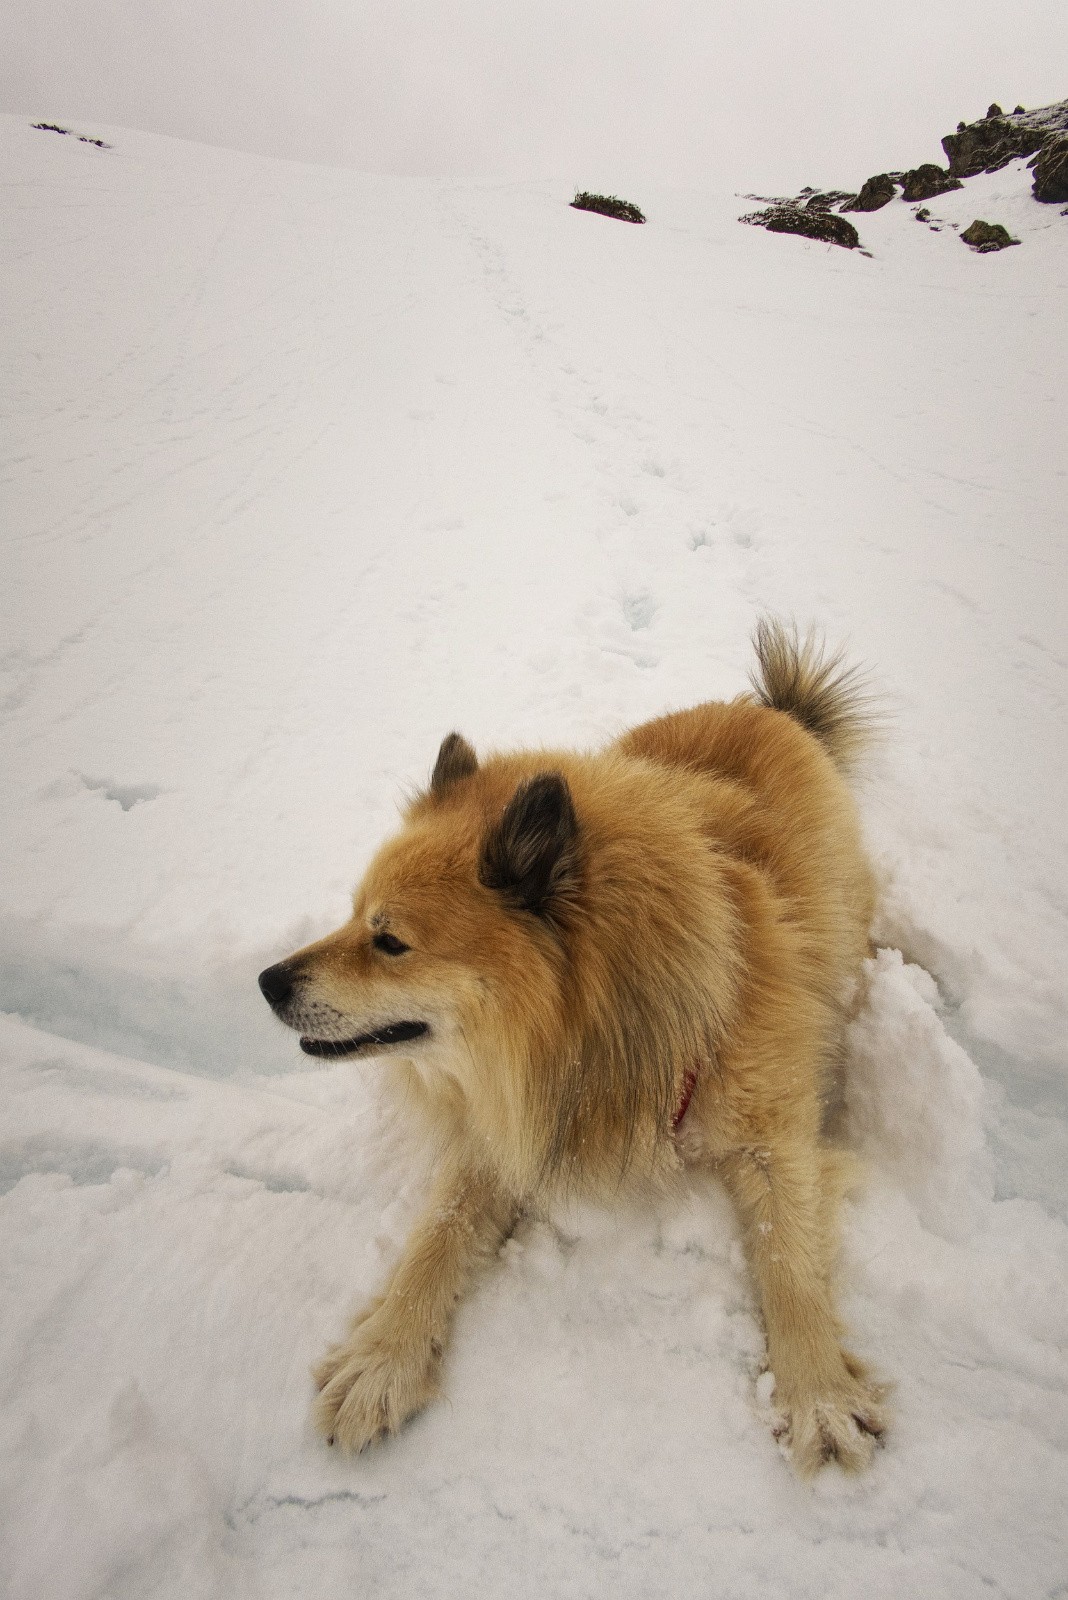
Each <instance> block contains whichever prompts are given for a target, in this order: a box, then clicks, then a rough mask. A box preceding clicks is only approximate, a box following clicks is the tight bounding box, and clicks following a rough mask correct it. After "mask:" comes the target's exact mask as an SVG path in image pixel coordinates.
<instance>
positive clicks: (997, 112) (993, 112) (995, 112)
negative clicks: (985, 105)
mask: <svg viewBox="0 0 1068 1600" xmlns="http://www.w3.org/2000/svg"><path fill="white" fill-rule="evenodd" d="M986 115H987V119H988V120H989V119H990V118H991V117H1003V116H1004V115H1005V113H1004V111H1002V109H1001V107H1000V106H999V105H998V103H997V101H996V100H994V101H992V102H991V104H990V108H989V110H988V111H987V114H986Z"/></svg>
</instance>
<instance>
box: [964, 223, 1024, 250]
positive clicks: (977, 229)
mask: <svg viewBox="0 0 1068 1600" xmlns="http://www.w3.org/2000/svg"><path fill="white" fill-rule="evenodd" d="M961 238H962V239H963V240H964V243H965V244H970V245H971V247H972V249H973V250H977V251H978V252H979V254H980V255H981V256H983V255H986V254H987V252H988V251H990V250H1004V249H1005V247H1006V246H1007V245H1010V244H1019V242H1020V241H1019V239H1013V238H1012V237H1011V236H1010V234H1009V230H1008V229H1007V228H1003V227H1002V226H1001V223H1000V222H981V221H980V220H979V218H978V217H976V219H975V221H974V222H973V223H972V224H971V226H970V227H968V228H965V229H964V231H963V233H962V234H961Z"/></svg>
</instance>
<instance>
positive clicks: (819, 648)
mask: <svg viewBox="0 0 1068 1600" xmlns="http://www.w3.org/2000/svg"><path fill="white" fill-rule="evenodd" d="M753 645H754V647H755V649H756V653H757V668H756V670H755V671H754V672H753V673H752V674H751V676H750V680H749V681H750V682H751V683H752V685H753V689H754V691H755V693H756V697H757V699H758V700H759V701H760V703H761V705H765V706H771V707H773V708H774V709H775V710H776V711H785V712H786V713H787V715H788V716H791V717H793V718H794V720H795V721H796V722H800V724H801V725H802V727H804V728H807V729H808V731H809V733H812V734H814V735H815V736H816V738H817V739H818V740H819V741H820V743H821V744H822V745H823V747H824V749H825V750H826V751H827V752H828V754H829V755H830V756H831V758H832V759H833V761H834V762H835V765H836V766H838V767H841V768H842V769H843V770H848V769H849V768H850V767H851V766H852V765H853V764H854V763H855V761H856V760H857V758H858V757H859V756H860V755H861V753H862V752H863V751H864V750H865V749H866V748H867V746H868V745H869V744H870V743H871V742H872V740H873V738H874V737H875V735H876V733H877V731H878V724H879V718H878V716H877V715H876V713H875V711H874V709H873V705H872V699H871V695H870V693H869V692H868V688H867V683H866V680H865V678H864V676H863V674H862V673H861V671H860V669H859V668H858V667H851V666H847V665H846V664H845V659H844V655H843V652H842V651H841V650H837V651H834V652H832V653H831V654H828V653H827V649H826V646H825V644H824V642H823V640H822V639H821V638H820V636H819V634H817V633H816V632H815V631H810V632H809V633H807V634H805V636H804V638H802V637H801V636H800V635H799V634H798V631H797V628H796V626H795V625H794V624H787V623H784V622H779V621H777V620H775V619H774V618H772V617H761V619H760V621H759V622H758V623H757V626H756V632H755V633H754V635H753Z"/></svg>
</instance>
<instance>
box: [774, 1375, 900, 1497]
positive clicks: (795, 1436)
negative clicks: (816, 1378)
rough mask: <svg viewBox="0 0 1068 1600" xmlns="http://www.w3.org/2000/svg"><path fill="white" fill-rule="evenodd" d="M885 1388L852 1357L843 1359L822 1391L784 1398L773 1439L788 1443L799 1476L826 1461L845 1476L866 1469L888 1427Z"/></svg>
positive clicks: (812, 1473) (804, 1476)
mask: <svg viewBox="0 0 1068 1600" xmlns="http://www.w3.org/2000/svg"><path fill="white" fill-rule="evenodd" d="M886 1396H887V1387H886V1385H884V1384H880V1383H876V1382H874V1381H873V1380H872V1379H871V1378H870V1377H869V1376H868V1375H867V1373H866V1372H865V1370H864V1368H863V1366H862V1365H861V1363H860V1362H859V1361H857V1360H856V1359H855V1357H853V1356H846V1357H845V1358H844V1364H843V1373H842V1376H841V1378H840V1379H839V1381H837V1382H836V1383H834V1384H833V1385H828V1386H827V1388H826V1389H824V1390H823V1391H821V1392H815V1393H811V1394H804V1395H794V1396H793V1397H790V1398H786V1397H784V1399H783V1402H782V1403H781V1406H780V1410H781V1414H782V1425H781V1427H780V1428H777V1429H776V1433H777V1435H778V1436H779V1437H780V1438H782V1439H783V1440H784V1442H785V1443H786V1444H788V1445H789V1448H790V1455H791V1457H792V1459H793V1463H794V1466H795V1468H796V1469H797V1472H798V1473H799V1474H800V1476H801V1477H802V1478H811V1477H812V1476H813V1475H814V1474H815V1473H817V1472H818V1471H819V1469H820V1468H821V1467H823V1466H826V1464H827V1463H828V1462H829V1461H837V1462H838V1464H839V1466H841V1467H843V1468H844V1469H845V1470H846V1471H847V1472H862V1471H863V1470H864V1468H865V1467H868V1466H870V1465H871V1460H872V1456H873V1455H874V1453H875V1447H876V1445H877V1444H881V1443H882V1440H883V1435H884V1434H885V1432H886V1428H887V1420H888V1419H887V1414H886V1408H885V1400H886Z"/></svg>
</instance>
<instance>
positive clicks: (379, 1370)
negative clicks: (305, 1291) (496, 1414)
mask: <svg viewBox="0 0 1068 1600" xmlns="http://www.w3.org/2000/svg"><path fill="white" fill-rule="evenodd" d="M373 1321H374V1319H373V1318H369V1319H368V1320H367V1322H364V1323H361V1324H360V1325H359V1326H358V1327H357V1329H356V1330H355V1331H354V1333H353V1335H352V1337H351V1339H350V1340H349V1341H348V1343H346V1344H341V1345H335V1346H334V1347H333V1349H331V1350H329V1351H327V1353H326V1355H325V1356H324V1357H323V1359H322V1361H320V1362H319V1363H318V1364H317V1366H315V1367H314V1368H313V1369H312V1375H313V1377H314V1378H315V1381H316V1383H317V1384H318V1386H319V1389H320V1394H319V1398H318V1400H317V1401H316V1403H315V1412H314V1416H315V1425H316V1428H317V1429H318V1431H319V1432H320V1433H321V1434H322V1435H323V1436H324V1438H325V1439H326V1441H327V1443H328V1444H336V1445H337V1446H338V1448H339V1449H340V1450H342V1451H344V1452H345V1453H346V1454H356V1453H357V1452H359V1451H360V1450H365V1449H366V1448H367V1446H368V1445H371V1444H377V1443H378V1442H379V1441H380V1440H382V1439H385V1438H386V1437H388V1435H390V1434H392V1433H396V1432H397V1430H398V1429H399V1428H400V1427H401V1426H402V1425H403V1424H404V1423H405V1422H406V1421H407V1419H408V1418H409V1417H411V1416H413V1415H414V1414H415V1413H416V1412H417V1411H421V1410H422V1409H423V1407H424V1406H425V1405H426V1404H427V1403H428V1402H429V1401H431V1400H433V1399H434V1398H435V1397H436V1396H437V1394H438V1381H437V1380H438V1370H439V1368H440V1364H441V1352H440V1349H439V1348H438V1346H437V1345H436V1344H435V1343H434V1342H433V1341H431V1342H429V1343H420V1344H415V1343H412V1342H410V1341H408V1340H392V1339H390V1338H388V1337H386V1336H385V1335H383V1334H378V1333H376V1331H375V1329H374V1326H373Z"/></svg>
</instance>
